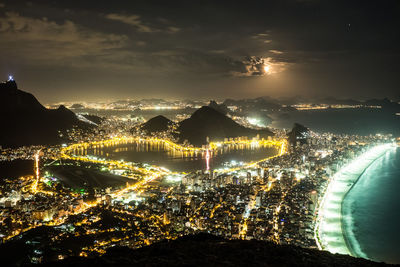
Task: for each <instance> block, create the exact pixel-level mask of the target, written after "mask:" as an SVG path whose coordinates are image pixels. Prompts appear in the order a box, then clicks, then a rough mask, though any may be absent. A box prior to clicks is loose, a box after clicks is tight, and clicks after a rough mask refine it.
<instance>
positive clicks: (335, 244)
mask: <svg viewBox="0 0 400 267" xmlns="http://www.w3.org/2000/svg"><path fill="white" fill-rule="evenodd" d="M392 147H393V145H392V144H384V145H378V146H375V147H373V148H371V149H369V150H368V151H366V152H365V153H363V154H362V155H361V156H359V157H357V158H355V159H354V160H352V161H351V162H350V163H349V164H347V165H346V166H345V167H343V168H342V169H340V170H339V171H338V172H337V173H336V174H335V175H334V176H333V177H332V180H331V182H330V183H329V186H328V188H327V191H326V193H325V195H324V198H323V199H322V201H321V204H320V208H319V216H318V218H317V226H316V228H315V229H316V233H315V237H316V241H317V244H318V247H319V249H324V250H328V251H330V252H332V253H339V254H348V255H353V256H358V257H364V258H365V257H366V255H365V254H364V253H363V252H362V251H361V249H360V246H359V244H358V242H357V240H356V239H355V237H354V236H353V235H352V233H351V232H350V233H349V231H346V233H347V235H346V237H345V236H344V233H343V230H345V229H344V227H343V225H342V223H343V220H351V218H342V201H343V199H344V197H345V196H346V194H347V192H348V191H349V190H350V189H351V187H352V185H353V184H354V182H356V181H357V179H358V177H359V176H360V175H361V174H362V173H363V172H364V171H365V170H366V169H367V168H368V167H369V166H370V165H371V164H372V162H373V161H374V160H376V159H377V158H379V157H380V156H382V155H383V154H385V153H386V152H387V151H388V150H389V149H391V148H392ZM346 242H348V243H349V245H350V246H351V249H349V248H348V246H347V244H346Z"/></svg>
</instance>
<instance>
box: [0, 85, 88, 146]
mask: <svg viewBox="0 0 400 267" xmlns="http://www.w3.org/2000/svg"><path fill="white" fill-rule="evenodd" d="M0 125H1V131H0V145H2V146H22V145H38V144H57V143H61V142H63V141H65V137H60V132H64V131H65V130H67V129H70V128H72V127H73V126H77V127H88V125H87V124H86V123H84V122H81V121H80V120H79V119H78V118H77V117H76V115H75V113H73V112H72V111H70V110H69V109H67V108H66V107H64V106H60V107H59V108H58V109H46V108H45V107H44V106H42V105H41V104H40V103H39V101H38V100H37V99H36V98H35V97H34V96H33V95H32V94H30V93H27V92H24V91H21V90H19V89H18V87H17V84H16V82H15V81H7V82H5V83H0Z"/></svg>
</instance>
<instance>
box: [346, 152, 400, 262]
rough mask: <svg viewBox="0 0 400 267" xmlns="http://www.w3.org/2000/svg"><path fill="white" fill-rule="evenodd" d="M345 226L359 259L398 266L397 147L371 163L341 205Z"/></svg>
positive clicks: (399, 172)
mask: <svg viewBox="0 0 400 267" xmlns="http://www.w3.org/2000/svg"><path fill="white" fill-rule="evenodd" d="M342 212H343V215H344V220H343V223H344V227H345V232H346V235H347V240H348V241H349V243H350V245H351V247H352V248H353V251H354V252H355V253H356V254H357V255H358V256H360V257H367V258H369V259H372V260H375V261H384V262H387V263H398V264H400V148H399V147H397V148H393V149H391V150H389V151H388V152H386V153H385V154H384V155H383V156H382V157H380V158H378V159H377V160H376V161H374V162H373V163H372V164H371V165H370V167H369V168H368V169H367V170H366V171H365V172H364V173H363V174H362V176H361V177H360V179H359V181H358V182H357V184H356V185H355V186H354V187H353V188H352V189H351V191H350V192H349V193H348V195H347V196H346V198H345V200H344V202H343V210H342Z"/></svg>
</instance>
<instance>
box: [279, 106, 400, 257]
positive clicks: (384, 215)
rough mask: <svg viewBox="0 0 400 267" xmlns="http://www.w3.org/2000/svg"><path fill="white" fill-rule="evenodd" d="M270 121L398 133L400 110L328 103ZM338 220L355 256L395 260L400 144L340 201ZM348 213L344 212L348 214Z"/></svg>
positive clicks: (399, 250) (399, 248)
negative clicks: (399, 112)
mask: <svg viewBox="0 0 400 267" xmlns="http://www.w3.org/2000/svg"><path fill="white" fill-rule="evenodd" d="M271 117H272V118H273V119H274V121H273V123H272V125H271V126H273V127H277V128H286V129H290V128H291V127H292V126H293V123H295V122H297V123H301V124H303V125H305V126H306V127H309V128H310V129H311V130H313V131H316V132H332V133H335V134H358V135H369V134H377V133H383V134H392V135H393V137H399V136H400V116H399V115H396V114H394V113H390V112H385V111H382V110H379V109H327V110H318V111H314V110H311V111H294V112H287V113H283V114H271ZM342 214H343V215H344V216H343V218H346V219H343V220H342V222H343V223H344V225H345V227H346V232H347V233H349V232H350V233H352V236H350V237H348V238H347V240H349V242H350V240H351V243H352V247H353V250H356V252H358V254H359V256H360V257H365V258H369V259H372V260H375V261H384V262H387V263H397V264H400V148H393V149H392V150H391V151H389V152H387V153H386V154H385V155H384V156H383V157H381V158H379V159H377V160H376V161H375V162H374V163H373V164H372V165H370V167H369V168H368V169H367V170H366V171H365V172H364V174H363V175H362V176H361V177H360V179H359V181H358V183H357V184H356V185H355V186H354V187H353V189H352V190H351V191H350V192H349V194H348V195H347V197H346V198H345V201H344V203H343V210H342ZM347 214H349V215H348V216H347Z"/></svg>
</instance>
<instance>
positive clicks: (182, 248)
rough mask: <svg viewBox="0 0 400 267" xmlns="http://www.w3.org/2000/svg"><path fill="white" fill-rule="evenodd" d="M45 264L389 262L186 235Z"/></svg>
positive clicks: (336, 264)
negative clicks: (90, 257)
mask: <svg viewBox="0 0 400 267" xmlns="http://www.w3.org/2000/svg"><path fill="white" fill-rule="evenodd" d="M44 266H277V267H278V266H303V267H307V266H310V267H315V266H325V267H330V266H332V267H341V266H360V267H361V266H363V267H369V266H390V265H387V264H384V263H376V262H372V261H368V260H365V259H358V258H353V257H351V256H345V255H339V254H331V253H329V252H326V251H319V250H312V249H305V248H300V247H295V246H287V245H282V246H280V245H275V244H273V243H269V242H264V241H256V240H251V241H246V240H225V239H222V238H219V237H215V236H212V235H209V234H199V235H196V236H185V237H182V238H179V239H177V240H173V241H163V242H160V243H156V244H153V245H150V246H147V247H143V248H140V249H137V250H132V249H129V248H125V247H114V248H111V249H109V250H108V251H107V253H106V254H104V255H103V256H101V257H98V258H94V259H85V258H68V259H66V260H64V261H61V262H55V263H49V264H46V265H44Z"/></svg>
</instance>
